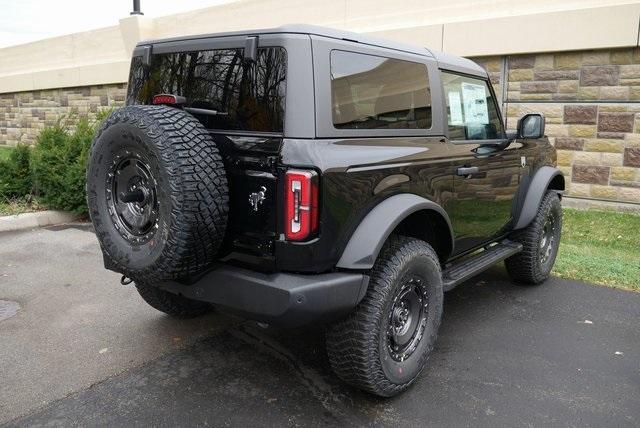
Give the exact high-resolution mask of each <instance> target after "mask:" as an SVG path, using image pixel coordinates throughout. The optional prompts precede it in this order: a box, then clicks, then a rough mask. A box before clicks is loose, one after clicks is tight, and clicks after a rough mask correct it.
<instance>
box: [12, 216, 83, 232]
mask: <svg viewBox="0 0 640 428" xmlns="http://www.w3.org/2000/svg"><path fill="white" fill-rule="evenodd" d="M77 219H78V216H77V215H76V214H73V213H70V212H66V211H38V212H34V213H24V214H18V215H8V216H4V217H0V232H9V231H13V230H23V229H33V228H35V227H42V226H52V225H54V224H61V223H71V222H73V221H75V220H77Z"/></svg>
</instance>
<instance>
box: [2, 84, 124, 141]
mask: <svg viewBox="0 0 640 428" xmlns="http://www.w3.org/2000/svg"><path fill="white" fill-rule="evenodd" d="M125 95H126V85H125V84H123V83H122V84H115V85H97V86H88V87H82V88H64V89H48V90H42V91H34V92H18V93H10V94H0V145H9V146H15V145H16V144H18V143H22V144H33V143H34V142H35V139H36V138H37V136H38V134H39V133H40V130H41V129H42V128H44V127H45V126H51V125H54V124H55V123H56V122H57V121H58V120H59V119H60V118H62V117H65V116H67V117H70V116H73V115H77V116H87V117H89V118H90V119H91V118H94V117H95V114H96V113H97V112H98V111H99V110H101V109H105V108H109V107H115V106H119V105H123V104H124V100H125Z"/></svg>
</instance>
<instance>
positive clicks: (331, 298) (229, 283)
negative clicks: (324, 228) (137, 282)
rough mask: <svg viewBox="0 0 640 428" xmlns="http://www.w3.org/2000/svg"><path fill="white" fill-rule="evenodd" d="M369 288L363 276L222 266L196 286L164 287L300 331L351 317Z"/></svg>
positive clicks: (247, 315)
mask: <svg viewBox="0 0 640 428" xmlns="http://www.w3.org/2000/svg"><path fill="white" fill-rule="evenodd" d="M368 284H369V277H368V276H367V275H364V274H361V273H347V272H333V273H324V274H315V275H299V274H291V273H270V274H266V273H260V272H254V271H251V270H247V269H242V268H238V267H234V266H228V265H219V266H217V267H216V268H215V269H213V270H212V271H210V272H208V273H207V274H205V275H204V276H203V277H201V278H200V279H198V280H197V281H196V282H195V283H192V284H188V285H187V284H181V283H178V282H164V283H160V284H158V286H159V287H160V288H162V289H164V290H167V291H169V292H172V293H176V294H181V295H183V296H184V297H187V298H190V299H195V300H201V301H206V302H210V303H214V304H216V305H220V306H223V307H225V308H228V309H230V310H232V311H233V312H235V313H238V314H239V315H242V316H244V317H246V318H249V319H253V320H256V321H262V322H267V323H270V324H274V325H278V326H282V327H299V326H301V325H304V324H309V323H313V322H326V321H331V320H334V319H336V318H338V317H340V316H342V315H346V314H347V313H349V312H350V311H351V310H353V309H354V308H355V307H356V305H357V304H358V303H359V302H360V300H362V297H363V296H364V294H365V292H366V290H367V286H368Z"/></svg>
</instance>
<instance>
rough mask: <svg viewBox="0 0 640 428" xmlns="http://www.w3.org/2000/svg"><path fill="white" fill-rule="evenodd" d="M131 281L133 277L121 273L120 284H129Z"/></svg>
mask: <svg viewBox="0 0 640 428" xmlns="http://www.w3.org/2000/svg"><path fill="white" fill-rule="evenodd" d="M132 282H133V279H131V278H128V277H127V276H126V275H122V278H120V284H122V285H129V284H131V283H132Z"/></svg>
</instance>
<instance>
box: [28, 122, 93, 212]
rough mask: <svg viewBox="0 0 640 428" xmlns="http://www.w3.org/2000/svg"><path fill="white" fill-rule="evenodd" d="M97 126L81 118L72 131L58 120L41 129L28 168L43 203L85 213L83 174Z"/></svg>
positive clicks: (56, 207) (55, 207)
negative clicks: (55, 123) (30, 170)
mask: <svg viewBox="0 0 640 428" xmlns="http://www.w3.org/2000/svg"><path fill="white" fill-rule="evenodd" d="M102 117H103V116H102ZM102 117H101V118H102ZM96 126H97V123H96V124H92V123H90V122H89V121H88V120H87V119H80V120H79V121H78V122H77V123H76V125H75V128H74V129H73V130H70V129H69V128H68V127H67V126H66V125H65V124H63V123H60V124H58V125H56V126H53V127H50V128H46V129H44V130H43V131H42V133H41V134H40V136H39V137H38V140H37V144H36V147H35V149H34V150H33V154H32V159H31V169H32V171H33V178H34V184H35V191H36V194H37V195H39V196H40V201H41V202H42V203H43V204H44V205H47V206H49V207H50V208H53V209H59V210H65V211H73V212H76V213H78V214H85V213H86V212H87V206H86V199H85V175H86V169H87V156H88V154H89V149H90V148H91V140H92V139H93V136H94V134H95V131H96Z"/></svg>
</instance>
